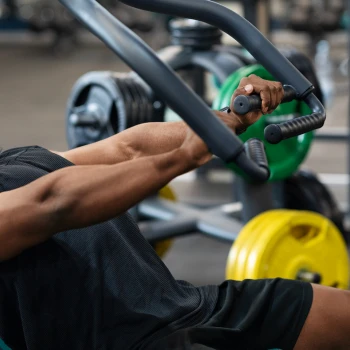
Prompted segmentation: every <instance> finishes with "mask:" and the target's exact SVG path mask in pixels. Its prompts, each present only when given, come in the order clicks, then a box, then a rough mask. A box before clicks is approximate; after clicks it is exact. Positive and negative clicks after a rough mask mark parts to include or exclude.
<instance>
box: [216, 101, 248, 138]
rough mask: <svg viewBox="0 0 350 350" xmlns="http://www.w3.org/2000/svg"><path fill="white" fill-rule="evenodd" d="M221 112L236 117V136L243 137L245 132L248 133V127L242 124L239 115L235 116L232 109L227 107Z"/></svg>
mask: <svg viewBox="0 0 350 350" xmlns="http://www.w3.org/2000/svg"><path fill="white" fill-rule="evenodd" d="M220 112H224V113H227V114H231V113H232V114H233V115H234V117H235V120H234V121H235V127H234V129H235V133H236V135H241V134H243V133H244V132H246V131H247V129H248V127H247V126H245V125H244V124H243V123H242V121H241V119H240V118H239V117H238V115H237V114H235V113H234V112H233V111H232V110H231V108H230V107H225V108H223V109H220Z"/></svg>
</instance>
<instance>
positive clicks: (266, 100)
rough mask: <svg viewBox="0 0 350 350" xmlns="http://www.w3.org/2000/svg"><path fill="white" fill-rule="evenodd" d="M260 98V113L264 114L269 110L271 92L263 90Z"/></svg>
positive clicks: (267, 89) (266, 89)
mask: <svg viewBox="0 0 350 350" xmlns="http://www.w3.org/2000/svg"><path fill="white" fill-rule="evenodd" d="M260 97H261V100H262V104H261V111H262V112H263V113H264V114H266V113H268V111H269V110H270V109H271V107H270V106H271V90H270V89H269V88H264V89H263V90H262V91H261V92H260Z"/></svg>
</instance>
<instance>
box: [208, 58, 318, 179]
mask: <svg viewBox="0 0 350 350" xmlns="http://www.w3.org/2000/svg"><path fill="white" fill-rule="evenodd" d="M251 74H255V75H257V76H259V77H261V78H263V79H266V80H274V79H273V77H272V76H271V74H270V73H269V72H268V71H266V69H265V68H263V67H262V66H261V65H250V66H247V67H244V68H241V69H239V70H237V71H236V72H235V73H234V74H232V75H231V76H230V77H229V78H228V79H227V81H226V82H225V83H224V85H223V86H222V88H221V89H220V92H219V94H218V96H217V98H216V100H215V101H214V104H213V109H216V110H219V109H221V108H224V107H226V106H229V105H230V102H231V97H232V95H233V93H234V92H235V90H236V89H237V87H238V86H239V83H240V81H241V79H242V78H244V77H248V76H249V75H251ZM310 112H311V111H310V110H309V109H308V108H307V106H306V105H305V104H304V103H300V102H298V101H292V102H290V103H285V104H282V105H280V106H279V107H278V108H277V109H276V110H275V111H274V112H273V113H272V114H270V115H265V116H262V117H261V118H260V120H259V121H257V122H256V123H255V124H254V125H252V126H250V127H249V128H248V130H247V131H246V132H245V133H243V134H242V135H240V139H241V140H242V141H243V142H246V141H247V140H249V139H251V138H258V139H260V140H262V141H263V142H264V145H265V149H266V155H267V159H268V162H269V167H270V170H271V176H270V181H278V180H283V179H285V178H287V177H289V176H291V175H292V174H293V173H294V172H295V171H296V170H297V169H298V168H299V166H300V164H301V163H302V162H303V161H304V159H305V157H306V155H307V154H308V151H309V149H310V146H311V142H312V140H313V133H312V132H311V133H307V134H304V135H300V136H298V137H294V138H291V139H288V140H284V141H282V142H280V143H279V144H277V145H271V144H270V143H268V142H267V141H265V138H264V129H265V127H266V126H267V125H269V124H271V123H274V124H275V123H280V122H283V121H285V120H288V119H291V118H295V117H297V116H300V115H301V114H303V115H305V114H309V113H310ZM229 168H230V169H232V170H233V171H235V172H236V173H237V174H239V175H241V176H244V177H245V174H243V173H242V171H241V170H240V169H238V168H237V167H236V166H235V165H234V164H230V165H229Z"/></svg>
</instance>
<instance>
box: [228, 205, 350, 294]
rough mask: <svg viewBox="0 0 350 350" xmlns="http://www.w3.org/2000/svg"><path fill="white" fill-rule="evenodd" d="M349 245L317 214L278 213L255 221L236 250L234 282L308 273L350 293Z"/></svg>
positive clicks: (231, 261) (230, 264) (232, 258)
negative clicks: (348, 289) (349, 288)
mask: <svg viewBox="0 0 350 350" xmlns="http://www.w3.org/2000/svg"><path fill="white" fill-rule="evenodd" d="M348 264H349V257H348V252H347V248H346V244H345V241H344V239H343V237H342V235H341V233H340V232H339V230H338V229H337V228H336V226H335V225H334V224H333V223H332V222H331V221H330V220H328V219H327V218H325V217H323V216H321V215H319V214H317V213H312V212H307V211H293V210H274V211H269V212H266V213H263V214H261V215H259V216H257V217H255V218H254V219H253V220H251V221H250V222H249V223H248V224H247V225H246V226H245V227H244V228H243V230H242V231H241V232H240V234H239V236H238V239H237V240H236V242H235V243H234V244H233V247H232V249H231V251H230V254H229V257H228V261H227V268H226V275H227V278H228V279H234V280H244V279H265V278H278V277H280V278H286V279H300V275H301V273H304V274H305V272H308V273H311V274H312V275H315V276H317V275H319V276H320V277H321V282H320V284H322V285H325V286H331V287H337V288H340V289H347V288H348V286H349V265H348Z"/></svg>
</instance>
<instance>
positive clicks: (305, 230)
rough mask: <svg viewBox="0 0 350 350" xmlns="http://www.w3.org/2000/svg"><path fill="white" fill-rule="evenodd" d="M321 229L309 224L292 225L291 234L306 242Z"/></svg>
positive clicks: (301, 241)
mask: <svg viewBox="0 0 350 350" xmlns="http://www.w3.org/2000/svg"><path fill="white" fill-rule="evenodd" d="M319 232H320V230H319V229H318V228H316V227H311V226H308V225H299V226H295V227H292V228H291V230H290V234H291V235H292V236H293V237H294V238H295V239H296V240H297V241H299V242H300V243H302V244H305V243H307V242H309V241H311V240H313V239H314V238H315V237H317V236H318V234H319Z"/></svg>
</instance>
